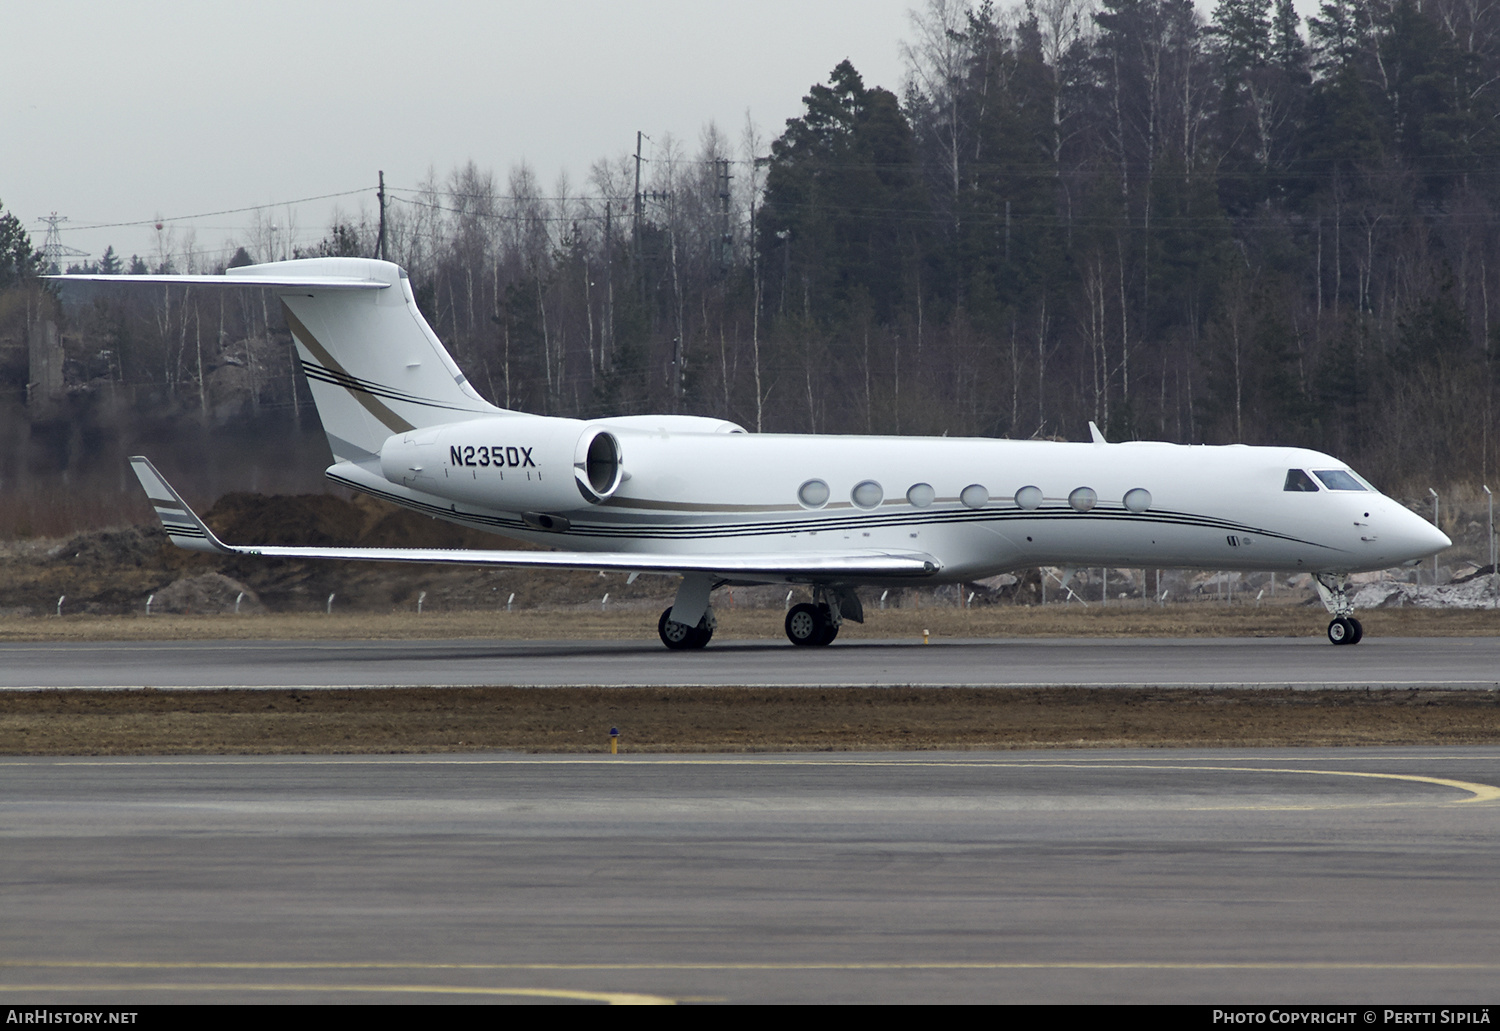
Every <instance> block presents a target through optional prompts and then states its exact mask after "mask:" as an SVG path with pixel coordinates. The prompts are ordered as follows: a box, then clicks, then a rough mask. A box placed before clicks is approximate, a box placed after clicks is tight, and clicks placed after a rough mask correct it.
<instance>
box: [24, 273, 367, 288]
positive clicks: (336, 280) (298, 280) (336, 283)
mask: <svg viewBox="0 0 1500 1031" xmlns="http://www.w3.org/2000/svg"><path fill="white" fill-rule="evenodd" d="M234 272H235V270H234V269H230V270H229V271H228V272H226V273H224V274H223V275H221V276H213V275H181V276H177V275H154V274H153V275H143V276H106V275H85V274H82V273H75V274H72V275H58V276H43V277H42V278H43V279H61V280H64V281H66V282H70V283H167V284H170V285H171V286H235V287H269V288H272V289H279V290H298V289H300V290H384V289H386V288H387V287H389V286H390V285H391V284H390V283H386V282H382V281H381V280H379V279H364V278H361V277H359V276H316V275H282V276H237V275H235V274H234Z"/></svg>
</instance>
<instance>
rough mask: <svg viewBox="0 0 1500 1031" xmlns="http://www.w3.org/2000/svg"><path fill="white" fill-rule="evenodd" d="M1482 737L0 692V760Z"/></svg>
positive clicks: (745, 704) (1181, 702)
mask: <svg viewBox="0 0 1500 1031" xmlns="http://www.w3.org/2000/svg"><path fill="white" fill-rule="evenodd" d="M611 727H618V728H619V729H620V731H621V745H622V749H623V751H625V752H783V751H864V750H875V751H892V750H932V749H1020V748H1106V747H1150V748H1167V747H1187V746H1196V747H1224V746H1230V747H1234V746H1244V747H1270V746H1288V745H1292V746H1325V747H1326V746H1339V745H1459V744H1490V745H1493V744H1496V743H1500V691H1450V690H1443V689H1437V688H1424V689H1417V690H1411V691H1374V692H1371V691H1364V690H1326V691H1283V690H1258V691H1249V690H1232V689H1224V690H1196V689H1194V690H1186V689H1179V690H1155V689H1110V688H1101V689H1089V688H1052V689H1007V690H995V689H982V688H830V689H809V688H748V687H745V688H734V687H729V688H723V687H719V688H694V687H675V688H651V689H632V690H620V689H609V688H515V687H485V688H391V689H381V690H336V691H314V692H306V691H244V690H219V691H151V690H139V691H27V692H12V693H5V694H3V695H0V753H4V754H9V755H141V754H285V753H413V752H464V751H490V750H515V751H528V752H607V751H608V750H609V739H608V733H609V728H611Z"/></svg>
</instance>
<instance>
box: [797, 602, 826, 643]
mask: <svg viewBox="0 0 1500 1031" xmlns="http://www.w3.org/2000/svg"><path fill="white" fill-rule="evenodd" d="M838 635H839V628H838V624H837V623H835V622H834V621H833V620H832V618H830V616H829V613H828V610H827V607H826V606H823V605H810V604H808V603H806V602H803V603H802V604H800V605H793V606H792V607H791V610H790V611H788V612H787V614H786V637H787V640H789V641H791V642H792V643H793V644H797V645H815V644H829V643H831V642H832V641H833V639H834V638H835V637H837V636H838Z"/></svg>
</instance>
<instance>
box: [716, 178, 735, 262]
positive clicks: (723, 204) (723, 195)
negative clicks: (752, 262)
mask: <svg viewBox="0 0 1500 1031" xmlns="http://www.w3.org/2000/svg"><path fill="white" fill-rule="evenodd" d="M714 166H715V171H716V172H717V174H718V179H719V213H720V216H721V217H722V221H723V231H722V232H721V233H720V234H719V242H720V244H721V245H722V252H721V253H720V255H719V268H720V271H722V272H728V271H729V266H730V264H731V262H732V260H733V258H734V235H733V234H732V233H731V232H730V231H729V181H730V180H731V179H732V178H733V176H731V175H730V174H729V159H728V158H715V159H714Z"/></svg>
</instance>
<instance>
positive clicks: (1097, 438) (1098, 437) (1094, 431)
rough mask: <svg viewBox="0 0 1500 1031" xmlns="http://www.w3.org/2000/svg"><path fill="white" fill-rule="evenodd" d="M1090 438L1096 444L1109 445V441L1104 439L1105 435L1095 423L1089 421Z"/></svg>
mask: <svg viewBox="0 0 1500 1031" xmlns="http://www.w3.org/2000/svg"><path fill="white" fill-rule="evenodd" d="M1089 436H1090V437H1091V438H1093V441H1094V443H1095V444H1108V443H1109V441H1107V440H1105V439H1104V434H1102V433H1100V432H1099V427H1098V426H1097V425H1096V424H1095V423H1094V422H1093V420H1089Z"/></svg>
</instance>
